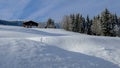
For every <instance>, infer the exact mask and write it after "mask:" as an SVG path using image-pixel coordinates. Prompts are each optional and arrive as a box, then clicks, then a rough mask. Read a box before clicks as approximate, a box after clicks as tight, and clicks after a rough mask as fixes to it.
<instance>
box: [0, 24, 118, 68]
mask: <svg viewBox="0 0 120 68" xmlns="http://www.w3.org/2000/svg"><path fill="white" fill-rule="evenodd" d="M119 41H120V39H119V38H117V37H116V38H110V37H97V36H89V35H83V34H79V33H73V32H68V31H65V30H62V29H38V28H33V29H26V28H22V27H15V26H14V27H13V26H1V25H0V43H1V44H0V68H120V61H119V60H120V50H119V49H120V42H119Z"/></svg>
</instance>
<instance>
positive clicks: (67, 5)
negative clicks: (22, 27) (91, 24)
mask: <svg viewBox="0 0 120 68" xmlns="http://www.w3.org/2000/svg"><path fill="white" fill-rule="evenodd" d="M119 3H120V0H0V19H3V20H34V21H42V22H43V21H46V20H47V19H48V18H53V19H54V20H55V21H60V20H61V19H62V17H63V16H64V15H69V14H71V13H80V14H83V16H86V15H89V16H90V17H93V16H95V15H98V14H99V13H101V12H102V11H103V10H104V9H105V8H108V9H109V10H110V11H111V12H112V13H116V14H118V15H119V16H120V5H119Z"/></svg>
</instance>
